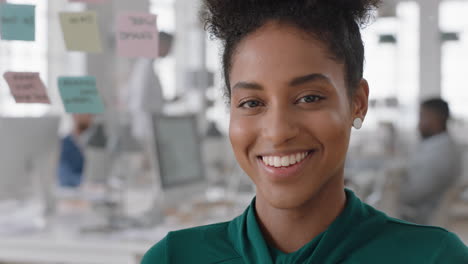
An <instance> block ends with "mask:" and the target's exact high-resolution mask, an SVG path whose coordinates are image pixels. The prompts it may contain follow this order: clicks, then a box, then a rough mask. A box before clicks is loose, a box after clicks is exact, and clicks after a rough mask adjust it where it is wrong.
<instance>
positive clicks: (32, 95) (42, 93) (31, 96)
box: [3, 72, 50, 104]
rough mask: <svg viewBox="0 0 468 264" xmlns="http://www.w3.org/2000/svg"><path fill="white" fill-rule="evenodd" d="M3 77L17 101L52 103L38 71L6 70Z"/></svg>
mask: <svg viewBox="0 0 468 264" xmlns="http://www.w3.org/2000/svg"><path fill="white" fill-rule="evenodd" d="M3 77H4V78H5V80H6V82H7V83H8V86H9V87H10V91H11V94H12V95H13V97H14V98H15V101H16V102H17V103H42V104H50V100H49V96H47V91H46V88H45V86H44V83H43V82H42V81H41V78H40V77H39V73H38V72H6V73H5V74H4V75H3Z"/></svg>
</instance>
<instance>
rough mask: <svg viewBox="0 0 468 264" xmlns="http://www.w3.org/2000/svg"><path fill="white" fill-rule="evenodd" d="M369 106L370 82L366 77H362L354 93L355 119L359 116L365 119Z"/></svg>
mask: <svg viewBox="0 0 468 264" xmlns="http://www.w3.org/2000/svg"><path fill="white" fill-rule="evenodd" d="M368 107H369V84H368V83H367V81H366V80H365V79H362V80H361V81H360V82H359V86H358V87H357V89H356V91H355V92H354V95H353V119H354V118H357V117H359V118H361V119H362V120H364V118H365V116H366V114H367V109H368Z"/></svg>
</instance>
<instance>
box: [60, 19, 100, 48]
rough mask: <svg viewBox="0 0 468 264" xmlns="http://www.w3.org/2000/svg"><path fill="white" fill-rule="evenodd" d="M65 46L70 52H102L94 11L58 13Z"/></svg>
mask: <svg viewBox="0 0 468 264" xmlns="http://www.w3.org/2000/svg"><path fill="white" fill-rule="evenodd" d="M59 16H60V25H61V26H62V32H63V38H64V40H65V46H66V47H67V49H68V50H71V51H84V52H92V53H100V52H102V46H101V38H100V32H99V28H98V24H97V15H96V12H95V11H86V12H60V13H59Z"/></svg>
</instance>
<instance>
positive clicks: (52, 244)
mask: <svg viewBox="0 0 468 264" xmlns="http://www.w3.org/2000/svg"><path fill="white" fill-rule="evenodd" d="M161 238H162V236H161ZM158 239H159V238H156V237H155V241H157V240H158ZM155 241H153V242H149V241H115V240H110V239H105V238H102V239H99V238H79V237H74V238H58V237H54V235H52V234H47V233H43V234H35V235H25V236H16V237H6V238H5V237H3V238H0V263H2V262H7V263H9V262H14V263H35V264H36V263H44V264H55V263H60V264H62V263H64V264H65V263H66V264H111V263H112V264H139V263H140V259H141V257H142V256H143V255H144V253H145V252H146V251H147V250H148V249H149V248H150V247H151V246H152V245H153V244H154V243H155Z"/></svg>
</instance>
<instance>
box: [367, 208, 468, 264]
mask: <svg viewBox="0 0 468 264" xmlns="http://www.w3.org/2000/svg"><path fill="white" fill-rule="evenodd" d="M375 242H376V245H377V247H380V248H384V249H387V250H388V249H389V248H396V247H398V248H399V250H398V251H400V252H399V253H402V252H401V251H405V252H406V253H405V252H403V253H404V254H405V255H406V256H412V257H414V258H415V259H419V260H420V259H423V258H425V259H426V258H427V261H428V262H427V263H468V248H467V247H466V245H465V244H464V243H463V242H462V241H461V240H460V238H459V237H458V236H457V235H456V234H454V233H452V232H450V231H448V230H446V229H444V228H441V227H436V226H425V225H417V224H413V223H409V222H406V221H403V220H399V219H395V218H391V217H388V220H387V223H386V225H385V227H384V228H382V231H381V233H380V236H379V238H378V239H376V241H375ZM394 253H396V252H394ZM447 261H448V262H447Z"/></svg>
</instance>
